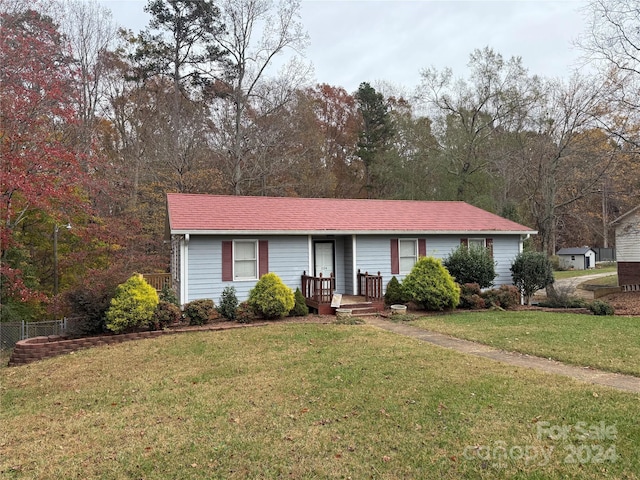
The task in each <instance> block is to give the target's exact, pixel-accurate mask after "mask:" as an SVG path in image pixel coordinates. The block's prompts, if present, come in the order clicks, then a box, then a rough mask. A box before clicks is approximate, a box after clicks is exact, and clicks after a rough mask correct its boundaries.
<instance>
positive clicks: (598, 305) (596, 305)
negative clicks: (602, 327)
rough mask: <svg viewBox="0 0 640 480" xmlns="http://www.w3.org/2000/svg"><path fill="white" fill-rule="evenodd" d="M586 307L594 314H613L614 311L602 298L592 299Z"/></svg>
mask: <svg viewBox="0 0 640 480" xmlns="http://www.w3.org/2000/svg"><path fill="white" fill-rule="evenodd" d="M588 308H589V310H591V312H593V314H594V315H613V314H614V313H615V310H614V308H613V307H612V306H611V305H610V304H608V303H607V302H604V301H602V300H594V301H593V302H592V303H591V304H590V305H589V307H588Z"/></svg>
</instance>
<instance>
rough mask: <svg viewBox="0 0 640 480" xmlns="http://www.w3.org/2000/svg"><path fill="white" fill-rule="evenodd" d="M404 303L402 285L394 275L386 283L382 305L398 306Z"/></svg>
mask: <svg viewBox="0 0 640 480" xmlns="http://www.w3.org/2000/svg"><path fill="white" fill-rule="evenodd" d="M404 301H405V299H404V293H403V291H402V284H401V283H400V282H399V281H398V279H397V278H396V277H395V275H394V276H393V277H391V280H389V283H387V289H386V290H385V292H384V303H385V305H398V304H402V303H404Z"/></svg>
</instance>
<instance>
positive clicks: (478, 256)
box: [442, 245, 496, 288]
mask: <svg viewBox="0 0 640 480" xmlns="http://www.w3.org/2000/svg"><path fill="white" fill-rule="evenodd" d="M442 263H443V265H444V266H445V267H446V268H447V270H449V273H450V274H451V275H452V276H453V278H454V279H455V281H456V282H458V283H459V284H460V285H463V284H465V283H477V284H478V285H480V288H487V287H490V286H492V285H493V279H494V278H496V266H495V262H494V261H493V257H492V256H491V253H490V252H489V249H487V248H483V247H478V246H472V247H467V246H466V245H460V246H459V247H458V248H457V249H456V250H454V251H453V252H451V254H450V255H449V256H448V257H447V258H446V259H445V260H444V261H443V262H442Z"/></svg>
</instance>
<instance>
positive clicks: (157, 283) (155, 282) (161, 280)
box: [142, 273, 171, 292]
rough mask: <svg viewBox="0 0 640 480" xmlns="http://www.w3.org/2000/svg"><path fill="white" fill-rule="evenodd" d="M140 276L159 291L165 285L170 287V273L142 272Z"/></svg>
mask: <svg viewBox="0 0 640 480" xmlns="http://www.w3.org/2000/svg"><path fill="white" fill-rule="evenodd" d="M142 277H143V278H144V279H145V280H146V281H147V283H148V284H149V285H151V286H152V287H153V288H155V289H156V290H157V291H159V292H160V291H162V289H163V288H164V287H165V285H166V286H167V287H168V288H171V274H170V273H143V274H142Z"/></svg>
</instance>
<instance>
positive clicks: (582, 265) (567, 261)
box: [556, 247, 596, 270]
mask: <svg viewBox="0 0 640 480" xmlns="http://www.w3.org/2000/svg"><path fill="white" fill-rule="evenodd" d="M556 255H558V257H559V258H560V266H561V267H562V268H563V269H565V270H587V269H589V268H595V267H596V252H594V251H593V250H591V249H590V248H589V247H577V248H561V249H560V250H558V252H557V253H556Z"/></svg>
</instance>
